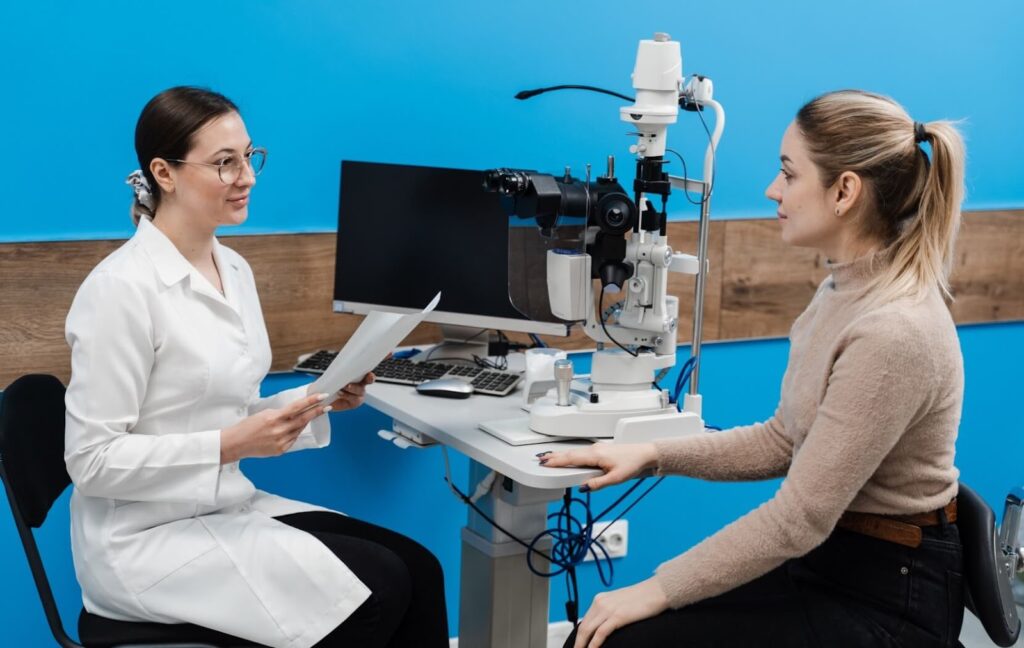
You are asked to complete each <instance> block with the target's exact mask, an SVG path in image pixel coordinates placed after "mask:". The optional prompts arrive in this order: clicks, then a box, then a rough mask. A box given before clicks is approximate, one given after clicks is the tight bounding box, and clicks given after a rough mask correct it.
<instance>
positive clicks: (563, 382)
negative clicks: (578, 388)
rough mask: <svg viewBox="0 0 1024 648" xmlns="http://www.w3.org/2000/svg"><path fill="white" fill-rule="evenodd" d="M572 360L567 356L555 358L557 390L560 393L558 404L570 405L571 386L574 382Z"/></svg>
mask: <svg viewBox="0 0 1024 648" xmlns="http://www.w3.org/2000/svg"><path fill="white" fill-rule="evenodd" d="M572 376H573V371H572V360H567V359H565V358H563V359H561V360H555V390H556V392H557V394H558V405H560V406H561V407H567V406H568V405H569V386H570V385H571V384H572Z"/></svg>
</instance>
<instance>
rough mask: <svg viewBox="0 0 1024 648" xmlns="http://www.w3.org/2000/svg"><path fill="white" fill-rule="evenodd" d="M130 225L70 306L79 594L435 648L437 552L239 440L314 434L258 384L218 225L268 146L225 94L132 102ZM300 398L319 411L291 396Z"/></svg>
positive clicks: (188, 617)
mask: <svg viewBox="0 0 1024 648" xmlns="http://www.w3.org/2000/svg"><path fill="white" fill-rule="evenodd" d="M135 145H136V152H137V154H138V157H139V162H140V164H141V167H142V171H137V172H135V173H133V174H132V176H130V177H129V183H130V184H132V185H133V187H134V188H135V191H136V201H135V203H134V206H133V215H134V217H135V220H136V222H137V224H138V230H137V232H136V233H135V235H134V236H133V237H132V238H131V239H129V240H128V241H127V242H126V243H125V244H124V245H123V246H122V247H121V248H119V249H118V250H116V251H115V252H113V253H112V254H111V255H110V256H108V257H107V258H106V259H104V260H103V261H102V262H101V263H100V264H99V265H98V266H97V267H96V268H95V269H94V270H93V271H92V273H91V274H90V275H89V276H88V277H87V278H86V280H85V282H84V283H83V284H82V286H81V288H80V289H79V291H78V294H77V295H76V297H75V300H74V303H73V304H72V307H71V311H70V313H69V314H68V318H67V329H66V334H67V341H68V344H69V345H70V346H71V364H72V367H71V382H70V384H69V386H68V390H67V397H66V404H67V421H66V439H65V460H66V463H67V468H68V473H69V474H70V475H71V479H72V481H73V482H74V485H75V488H74V493H73V496H72V501H71V514H72V547H73V551H74V562H75V570H76V573H77V575H78V579H79V582H80V584H81V586H82V596H83V599H84V604H85V608H86V609H87V610H88V611H89V612H92V613H94V614H99V615H101V616H104V617H108V618H112V619H120V620H126V621H155V622H160V623H191V624H195V625H199V626H203V627H205V628H209V629H213V630H215V631H219V632H221V633H224V634H227V635H231V636H233V637H239V638H243V639H246V640H249V641H253V642H257V643H260V644H265V645H268V646H282V647H288V648H304V647H306V646H312V645H314V644H316V645H322V646H328V645H330V646H341V645H350V646H355V645H358V646H386V645H394V646H398V645H421V646H447V645H448V632H447V627H446V623H447V620H446V619H447V616H446V614H445V610H444V587H443V576H442V574H441V569H440V565H439V564H438V563H437V561H436V559H434V557H433V556H432V555H431V554H430V553H429V552H428V551H427V550H426V549H424V548H423V547H421V546H420V545H418V544H416V543H415V542H414V541H412V540H410V539H408V538H405V537H403V536H400V535H399V534H396V533H393V532H391V531H388V530H386V529H381V528H379V527H376V526H373V525H371V524H368V523H365V522H361V521H359V520H354V519H352V518H348V517H346V516H343V515H341V514H338V513H334V512H332V511H327V510H326V509H322V508H320V507H317V506H313V505H310V504H306V503H303V502H297V501H293V500H288V499H285V498H282V497H277V496H275V495H271V494H268V493H265V492H262V491H259V490H256V488H255V487H254V486H253V484H252V482H250V481H249V480H248V479H247V478H246V477H245V475H243V474H242V473H241V471H240V470H239V466H238V462H239V460H240V459H243V458H245V457H269V456H274V455H279V454H281V453H283V452H288V451H293V450H302V449H306V448H320V447H323V446H325V445H327V444H328V443H329V441H330V424H329V421H328V418H327V417H326V416H323V414H324V413H326V412H328V411H330V410H332V409H334V410H342V409H349V408H353V407H356V406H358V405H359V404H360V403H361V402H362V399H363V394H364V386H365V385H366V384H368V383H370V382H372V380H373V376H372V374H371V375H368V376H366V377H365V378H364V379H363V380H362V381H361V382H359V383H356V384H352V385H349V386H347V387H346V388H345V390H344V391H343V393H342V394H341V396H340V397H339V398H338V399H337V400H335V401H334V402H331V403H328V402H325V400H324V399H325V398H326V395H321V394H308V395H307V394H306V387H304V386H303V387H297V388H295V389H291V390H287V391H284V392H281V393H279V394H276V395H275V396H272V397H269V398H260V395H259V389H260V383H261V381H262V380H263V378H264V376H265V375H266V373H267V371H268V370H269V368H270V363H271V354H270V344H269V341H268V338H267V331H266V328H265V326H264V322H263V316H262V313H261V311H260V303H259V299H258V297H257V294H256V284H255V282H254V280H253V274H252V271H251V269H250V268H249V265H248V264H247V263H246V261H245V260H244V259H243V258H242V257H241V256H239V255H238V254H237V253H236V252H234V251H232V250H230V249H228V248H226V247H224V246H223V245H221V244H220V243H219V242H218V241H217V239H216V238H215V237H214V233H215V230H216V228H218V227H220V226H222V225H237V224H239V223H242V222H244V221H245V219H246V216H247V212H248V209H247V205H248V202H249V194H250V191H251V189H252V187H253V185H254V184H255V176H256V174H257V173H259V171H260V170H261V168H262V166H263V162H264V158H265V155H266V152H265V151H264V150H263V149H260V148H254V147H253V145H252V142H251V140H250V138H249V135H248V133H247V132H246V129H245V124H244V123H243V122H242V119H241V117H240V116H239V114H238V111H237V108H236V107H235V106H234V104H233V103H231V102H230V101H229V100H228V99H227V98H226V97H224V96H222V95H219V94H217V93H214V92H210V91H207V90H202V89H199V88H188V87H179V88H171V89H170V90H167V91H165V92H162V93H160V94H159V95H157V96H156V97H154V98H153V99H152V100H151V101H150V102H149V103H148V104H147V105H146V107H145V108H144V109H143V111H142V114H141V116H140V117H139V122H138V125H137V126H136V133H135ZM310 406H314V407H312V409H309V410H308V411H305V412H303V410H305V409H306V408H309V407H310Z"/></svg>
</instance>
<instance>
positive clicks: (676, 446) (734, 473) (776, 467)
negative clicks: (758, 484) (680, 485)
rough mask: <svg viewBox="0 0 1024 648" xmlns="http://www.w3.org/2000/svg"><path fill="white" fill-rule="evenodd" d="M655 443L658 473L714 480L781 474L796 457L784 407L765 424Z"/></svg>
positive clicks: (662, 440) (769, 477)
mask: <svg viewBox="0 0 1024 648" xmlns="http://www.w3.org/2000/svg"><path fill="white" fill-rule="evenodd" d="M654 445H655V447H657V449H658V473H659V474H662V475H687V476H689V477H697V478H699V479H707V480H712V481H738V480H756V479H771V478H773V477H781V476H782V475H784V474H785V473H786V469H787V468H788V467H789V464H790V461H791V460H792V457H793V441H792V439H790V438H789V437H788V436H787V435H786V431H785V428H784V426H783V424H782V412H781V409H776V410H775V414H774V415H773V416H772V417H771V418H770V419H768V420H767V421H765V422H763V423H755V424H754V425H745V426H742V427H734V428H732V429H729V430H724V431H722V432H709V433H706V434H694V435H690V436H686V437H681V438H675V439H660V440H658V441H655V442H654Z"/></svg>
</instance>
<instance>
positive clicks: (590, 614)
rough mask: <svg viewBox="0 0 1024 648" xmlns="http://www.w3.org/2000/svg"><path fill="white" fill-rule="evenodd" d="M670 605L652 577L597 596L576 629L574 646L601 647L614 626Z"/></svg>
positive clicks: (627, 622)
mask: <svg viewBox="0 0 1024 648" xmlns="http://www.w3.org/2000/svg"><path fill="white" fill-rule="evenodd" d="M667 609H668V599H667V598H666V597H665V593H664V592H663V591H662V589H661V586H660V585H658V584H657V583H656V582H655V581H654V579H653V578H648V579H647V580H645V581H642V582H639V583H637V584H636V585H631V586H629V587H623V588H622V589H617V590H612V591H610V592H604V593H601V594H598V595H597V596H595V597H594V602H593V603H591V604H590V609H589V610H587V614H586V616H584V617H583V621H581V622H580V625H579V627H578V628H577V629H576V643H575V644H574V645H573V648H599V647H600V646H601V645H602V644H603V643H604V642H605V640H606V639H607V638H608V635H610V634H611V633H612V632H614V631H615V630H617V629H619V628H621V627H622V626H625V625H629V624H630V623H635V622H637V621H642V620H644V619H649V618H651V617H653V616H657V615H659V614H661V613H662V612H664V611H665V610H667Z"/></svg>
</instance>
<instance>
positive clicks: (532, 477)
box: [366, 383, 601, 489]
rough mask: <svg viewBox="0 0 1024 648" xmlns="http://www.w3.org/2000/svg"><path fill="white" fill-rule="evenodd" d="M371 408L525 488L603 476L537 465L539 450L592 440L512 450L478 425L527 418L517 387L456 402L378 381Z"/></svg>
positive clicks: (560, 486)
mask: <svg viewBox="0 0 1024 648" xmlns="http://www.w3.org/2000/svg"><path fill="white" fill-rule="evenodd" d="M366 404H367V405H370V406H371V407H373V408H374V409H377V410H379V411H381V412H383V413H384V414H387V415H388V416H390V417H391V418H393V419H395V420H396V421H398V422H399V423H402V424H403V425H405V426H407V427H409V428H411V429H413V430H416V431H419V432H422V433H423V434H426V435H427V436H429V437H431V438H433V439H434V440H436V441H437V442H438V443H442V444H444V445H446V446H449V447H451V448H454V449H455V450H458V451H459V452H461V453H463V454H464V455H466V456H468V457H469V458H470V459H474V460H476V461H479V462H480V463H482V464H484V465H485V466H487V467H488V468H490V469H492V470H496V471H497V472H499V473H501V474H502V475H505V476H507V477H511V478H512V479H513V480H515V481H516V482H518V483H520V484H523V485H525V486H530V487H533V488H541V489H563V488H568V487H571V486H578V485H579V484H581V483H583V482H584V481H585V480H587V479H589V478H591V477H596V476H597V475H600V474H601V471H599V470H594V469H579V468H545V467H544V466H541V465H540V464H539V463H538V462H537V453H538V452H544V451H546V450H553V451H557V450H569V449H572V448H578V447H581V446H587V445H589V444H590V443H591V442H590V441H587V440H579V441H553V442H552V443H543V444H536V445H522V446H511V445H509V444H507V443H505V442H504V441H502V440H501V439H498V438H496V437H493V436H491V435H490V434H488V433H487V432H484V431H483V430H481V429H480V428H479V427H477V425H478V424H479V423H480V422H482V421H493V420H497V419H509V418H515V417H518V416H522V417H526V416H528V414H527V412H526V411H525V410H523V409H522V408H521V407H520V405H521V404H522V393H521V392H520V391H519V390H518V389H517V390H516V391H515V392H513V393H512V394H510V395H508V396H502V397H496V396H483V395H480V394H474V395H473V396H470V397H469V398H465V399H455V398H439V397H436V396H424V395H423V394H420V393H419V392H417V391H416V389H415V388H414V387H411V386H409V385H395V384H389V383H374V384H373V385H370V386H369V387H367V389H366Z"/></svg>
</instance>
